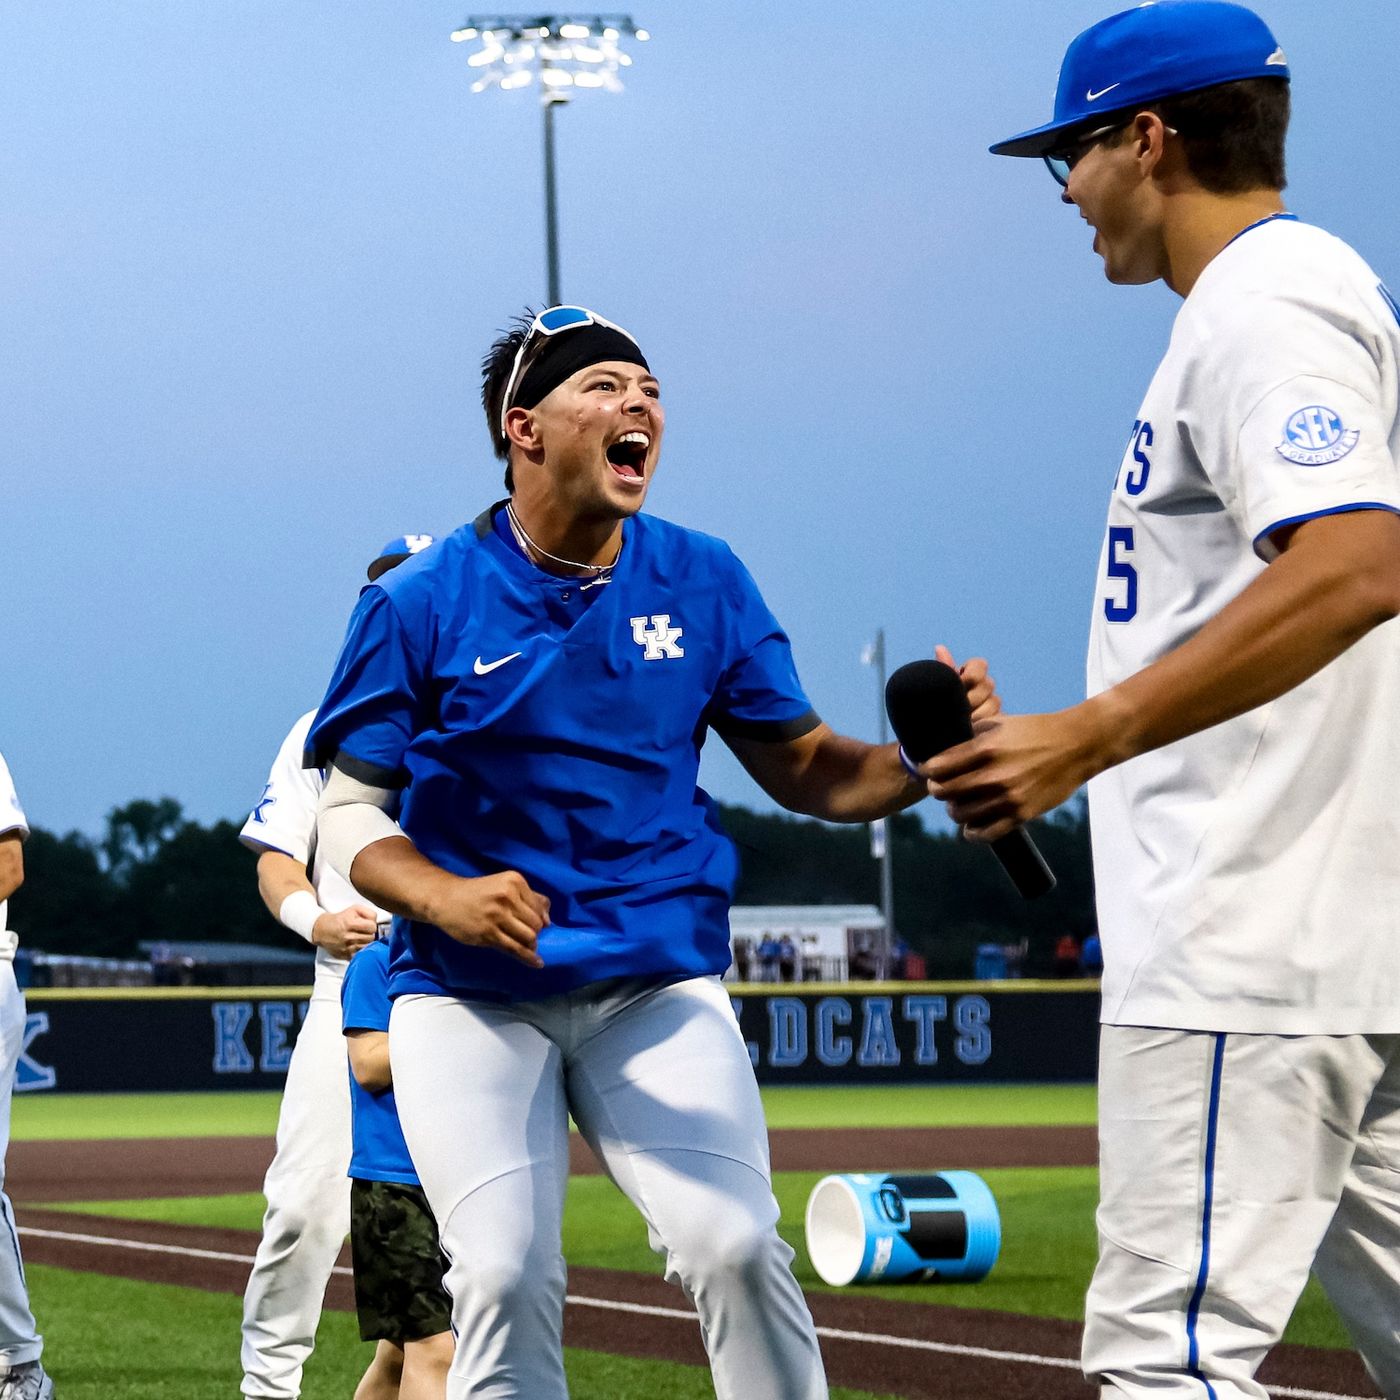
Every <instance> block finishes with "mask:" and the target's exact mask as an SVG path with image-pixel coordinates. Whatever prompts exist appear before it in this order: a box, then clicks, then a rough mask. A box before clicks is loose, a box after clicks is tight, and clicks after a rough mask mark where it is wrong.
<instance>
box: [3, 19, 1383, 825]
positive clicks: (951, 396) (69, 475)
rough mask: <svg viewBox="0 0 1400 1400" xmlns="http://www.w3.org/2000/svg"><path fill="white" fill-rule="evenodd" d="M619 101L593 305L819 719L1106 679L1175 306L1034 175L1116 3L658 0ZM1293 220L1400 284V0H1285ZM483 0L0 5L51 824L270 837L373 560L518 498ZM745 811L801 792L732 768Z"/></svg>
mask: <svg viewBox="0 0 1400 1400" xmlns="http://www.w3.org/2000/svg"><path fill="white" fill-rule="evenodd" d="M638 4H639V8H637V9H636V10H634V11H633V13H634V14H635V16H636V18H637V19H638V21H639V22H640V23H643V24H645V25H647V27H648V28H650V29H651V31H652V33H653V34H654V36H655V37H654V39H653V40H652V42H651V43H650V44H649V45H646V46H645V47H643V48H641V49H639V50H637V61H636V64H635V66H634V67H633V68H632V69H631V70H630V72H629V74H628V75H627V89H626V91H625V92H624V93H622V94H620V95H616V96H614V95H610V94H606V93H599V92H591V93H583V94H581V95H580V97H579V99H578V100H577V101H576V102H575V103H573V104H572V105H571V106H570V107H568V108H567V109H565V110H563V111H562V112H561V113H560V115H559V122H558V131H559V155H560V161H561V173H560V197H561V211H562V223H561V242H562V249H563V290H564V294H565V296H566V297H567V298H568V299H570V300H576V301H582V302H584V303H586V304H591V305H594V306H596V307H597V308H598V309H599V310H601V311H603V312H604V314H606V315H608V316H610V317H612V318H613V319H616V320H618V321H619V322H621V323H622V324H623V325H625V326H627V327H628V328H629V329H631V330H633V331H634V332H636V334H637V335H638V337H639V339H641V340H642V342H643V344H644V346H645V349H646V352H647V355H648V357H649V359H650V360H651V363H652V365H653V367H655V368H656V369H657V370H658V372H659V374H660V376H661V379H662V382H663V389H664V396H665V399H666V402H667V407H668V412H669V422H668V432H667V442H666V450H665V453H664V457H663V461H662V466H661V473H660V476H659V478H658V480H657V484H656V486H655V488H654V489H653V492H652V494H651V497H650V499H649V502H648V508H649V509H651V510H653V511H655V512H656V513H658V514H660V515H664V516H667V517H669V518H671V519H674V520H678V521H680V522H682V523H684V524H688V525H692V526H695V527H697V528H700V529H703V530H706V531H709V532H711V533H714V534H718V535H722V536H724V537H725V538H726V539H728V540H729V541H730V542H731V543H732V544H733V545H734V547H735V548H736V549H737V551H738V552H739V554H740V555H741V556H742V557H743V558H744V559H745V560H746V562H747V563H748V564H749V566H750V568H751V569H752V571H753V573H754V574H755V576H756V577H757V579H758V580H759V582H760V584H761V586H762V587H763V589H764V591H765V593H766V595H767V597H768V599H769V601H770V603H771V605H772V606H773V608H774V610H775V612H776V613H777V614H778V616H779V617H780V618H781V619H782V620H783V622H784V624H785V626H786V627H787V628H788V630H789V632H790V634H791V636H792V639H793V644H794V647H795V650H796V654H797V659H798V664H799V667H800V669H801V672H802V674H803V678H804V680H805V682H806V684H807V687H808V690H809V691H810V693H811V695H812V697H813V700H814V702H815V703H816V706H817V708H818V709H819V710H820V712H821V713H822V714H823V716H824V717H825V718H827V719H828V720H829V721H830V722H831V723H832V724H833V725H835V726H836V727H837V728H839V729H842V730H845V731H847V732H850V733H855V734H859V735H862V736H864V737H869V738H873V737H874V735H875V725H876V705H875V690H874V682H873V679H872V675H871V672H870V671H869V670H868V669H866V668H863V667H862V666H861V665H860V664H859V658H860V652H861V648H862V646H863V645H864V644H865V643H866V642H867V641H868V640H870V638H871V636H872V635H873V633H874V631H875V629H876V628H877V627H878V626H881V625H883V626H884V627H885V628H886V630H887V633H888V637H889V651H890V657H891V662H892V664H897V663H898V662H900V661H904V660H909V659H912V658H914V657H916V656H921V655H927V654H928V653H929V652H930V651H931V649H932V646H933V644H934V643H935V642H937V641H945V642H947V643H948V644H949V645H950V646H951V647H953V649H954V650H955V652H957V653H958V654H959V655H960V656H961V655H966V654H968V653H969V652H973V651H977V652H981V653H983V654H985V655H987V656H989V657H990V658H991V660H992V663H993V669H994V671H995V673H996V675H997V676H998V678H999V680H1000V683H1001V687H1002V690H1003V692H1004V694H1005V696H1006V698H1007V700H1008V702H1009V704H1010V705H1012V706H1013V707H1015V708H1019V709H1039V708H1047V707H1058V706H1062V705H1066V704H1069V703H1071V702H1073V701H1074V700H1075V699H1076V698H1077V697H1078V695H1079V693H1080V689H1081V685H1082V669H1083V651H1084V636H1085V632H1086V627H1087V618H1088V609H1089V605H1090V601H1091V599H1092V597H1093V591H1094V572H1095V567H1096V563H1097V554H1098V544H1099V537H1100V533H1101V530H1102V521H1103V515H1104V511H1105V508H1106V505H1107V493H1108V488H1109V486H1110V484H1111V481H1112V475H1113V472H1114V470H1115V468H1116V465H1117V459H1118V455H1119V451H1120V448H1121V444H1122V442H1123V441H1124V439H1125V437H1126V434H1127V430H1128V428H1129V426H1130V425H1131V423H1132V421H1133V417H1134V410H1135V408H1136V406H1137V402H1138V399H1139V397H1140V395H1141V393H1142V391H1143V389H1144V388H1145V386H1146V383H1147V379H1148V377H1149V375H1150V373H1151V370H1152V368H1153V366H1154V365H1155V363H1156V360H1157V358H1158V356H1159V355H1160V353H1161V351H1162V349H1163V347H1164V345H1165V341H1166V337H1167V334H1168V332H1169V329H1170V324H1171V318H1172V315H1173V314H1174V311H1175V306H1176V302H1175V299H1174V298H1173V297H1172V296H1171V294H1170V293H1168V292H1167V291H1165V289H1163V288H1161V287H1152V288H1142V289H1122V288H1113V287H1110V286H1108V285H1107V284H1106V283H1105V282H1104V280H1103V277H1102V274H1101V271H1100V266H1099V261H1098V259H1097V258H1096V257H1095V256H1094V255H1093V254H1092V253H1091V251H1090V248H1089V242H1090V238H1089V235H1088V232H1087V230H1086V229H1085V227H1084V225H1083V224H1081V223H1080V222H1079V221H1078V219H1077V218H1076V217H1075V215H1074V213H1073V211H1071V210H1067V209H1063V208H1061V207H1060V206H1059V205H1058V204H1057V202H1056V199H1055V195H1056V189H1055V187H1054V186H1053V185H1052V183H1051V182H1050V179H1049V177H1048V175H1046V174H1045V173H1044V171H1043V169H1042V168H1041V167H1039V166H1038V165H1037V164H1034V163H1032V162H1027V161H1011V160H998V159H994V158H993V157H991V156H989V155H987V154H986V146H987V144H988V143H989V142H990V141H992V140H995V139H997V138H999V137H1002V136H1006V135H1009V134H1011V133H1012V132H1014V131H1017V130H1020V129H1022V128H1023V127H1025V126H1029V125H1031V124H1034V123H1036V122H1038V121H1040V120H1043V119H1044V118H1045V117H1046V116H1048V115H1049V111H1050V104H1051V97H1052V93H1053V88H1054V80H1055V74H1056V71H1057V69H1058V66H1059V60H1060V56H1061V54H1062V52H1063V50H1064V46H1065V44H1066V43H1067V42H1068V40H1069V39H1070V38H1071V37H1072V36H1073V35H1074V34H1075V33H1076V32H1077V31H1078V30H1079V29H1081V28H1083V27H1084V26H1085V25H1087V24H1089V23H1092V22H1093V21H1094V20H1095V19H1098V18H1100V17H1102V15H1104V14H1105V13H1107V12H1108V10H1109V9H1110V8H1111V7H1109V6H1104V5H1102V4H1099V3H1085V2H1084V0H1063V2H1062V3H1058V4H1055V5H1048V4H1034V5H1032V4H1024V3H1023V4H1020V5H1000V6H992V5H979V6H969V5H965V4H951V3H944V0H931V3H904V2H901V3H888V4H878V5H874V6H868V7H851V6H845V5H841V6H838V5H835V4H830V3H825V0H816V2H815V3H808V4H804V5H802V6H800V7H798V6H787V5H774V6H770V7H767V8H766V9H763V10H759V11H756V10H755V8H754V7H753V6H751V5H744V4H739V3H737V2H736V3H730V0H723V3H717V2H716V0H691V3H685V4H682V3H679V0H638ZM1260 8H1261V12H1262V13H1263V14H1264V15H1265V17H1266V18H1267V19H1268V20H1269V21H1270V22H1271V23H1272V25H1273V26H1274V29H1275V31H1276V32H1277V33H1278V35H1279V37H1280V39H1281V40H1282V42H1283V44H1284V46H1285V48H1286V49H1287V50H1288V52H1289V56H1290V59H1291V60H1292V63H1293V67H1294V75H1295V78H1294V92H1295V127H1294V130H1295V135H1294V139H1293V141H1292V143H1291V147H1290V155H1291V160H1290V173H1291V181H1292V182H1291V188H1290V193H1289V199H1290V204H1291V206H1292V207H1293V208H1294V209H1295V210H1297V211H1298V212H1299V213H1300V214H1301V215H1302V216H1303V217H1304V218H1306V219H1309V220H1312V221H1314V222H1318V223H1322V224H1325V225H1326V226H1328V227H1330V228H1331V229H1332V230H1333V231H1334V232H1336V233H1338V234H1340V235H1342V236H1343V237H1345V238H1347V239H1349V240H1351V241H1352V242H1354V243H1355V244H1356V246H1357V247H1358V248H1359V249H1360V250H1361V251H1362V252H1363V254H1365V255H1366V256H1367V257H1368V258H1369V259H1370V260H1371V262H1372V263H1373V265H1374V266H1375V267H1376V268H1377V270H1378V271H1379V272H1380V273H1381V274H1382V275H1383V276H1384V277H1386V278H1387V279H1388V280H1389V281H1390V282H1391V283H1392V284H1394V283H1397V282H1400V246H1397V239H1396V234H1395V230H1396V228H1397V227H1400V177H1397V175H1396V171H1397V169H1400V129H1397V127H1396V124H1395V123H1394V122H1393V121H1392V120H1391V118H1392V116H1393V112H1394V104H1395V77H1394V56H1395V54H1396V53H1397V52H1400V14H1398V12H1397V10H1396V9H1395V8H1394V7H1392V6H1388V5H1382V4H1373V3H1348V4H1345V5H1326V6H1320V5H1317V4H1312V3H1304V2H1303V0H1271V3H1269V4H1267V5H1262V6H1261V7H1260ZM465 13H466V10H465V8H459V7H458V6H456V5H453V4H448V3H437V2H436V0H434V3H428V0H394V3H379V2H376V3H369V2H368V0H358V3H345V0H341V3H338V4H335V5H331V4H327V3H323V0H296V2H295V3H292V4H288V3H286V0H241V2H240V4H238V5H236V6H230V5H214V4H212V3H210V0H128V3H124V4H122V5H119V6H108V7H105V8H97V9H94V8H93V7H92V6H91V5H87V4H84V5H78V4H75V3H70V0H17V3H14V4H11V5H7V6H5V7H4V8H3V10H0V63H3V74H0V78H2V79H3V80H2V81H0V129H3V131H4V133H5V153H4V157H3V160H0V189H2V190H3V198H0V318H3V325H4V333H3V338H0V353H3V357H4V358H3V372H2V373H0V421H2V422H3V433H2V434H0V453H3V458H0V460H3V464H4V465H3V473H0V555H2V556H3V561H4V575H3V576H4V580H5V600H6V607H5V621H4V625H3V628H0V751H3V752H4V753H5V755H6V757H7V759H8V760H9V762H10V766H11V768H12V769H13V771H14V774H15V778H16V781H17V783H18V784H19V787H20V792H21V797H22V799H23V801H24V803H25V805H26V807H27V809H28V811H29V814H30V817H31V820H33V821H34V822H36V823H38V824H40V825H44V826H48V827H51V828H56V829H67V828H69V827H78V828H80V829H83V830H87V831H95V830H96V829H98V828H99V826H100V824H101V820H102V817H103V814H104V813H105V812H106V811H107V810H108V809H109V808H110V807H112V806H113V805H115V804H117V803H119V802H123V801H126V800H127V799H129V798H132V797H137V796H159V795H162V794H167V793H168V794H170V795H172V796H174V797H177V798H178V799H180V800H181V801H182V802H183V803H184V804H185V806H186V809H187V810H188V811H189V812H190V813H191V814H193V815H195V816H197V817H199V818H201V819H204V820H209V819H212V818H215V817H219V816H228V817H236V818H240V819H241V817H242V815H243V813H244V812H245V811H246V809H247V807H248V805H249V804H250V803H251V802H252V801H253V800H254V799H255V797H256V796H257V794H258V792H259V791H260V789H261V786H262V783H263V779H264V774H265V772H266V769H267V766H268V764H269V763H270V761H271V759H272V756H273V754H274V752H275V750H276V747H277V744H278V742H279V741H280V739H281V738H282V736H283V734H284V733H285V731H286V729H287V728H288V727H289V726H290V724H291V722H292V720H293V719H294V718H295V717H296V716H297V715H298V714H299V713H300V712H301V711H302V710H304V709H307V708H309V707H311V706H312V705H314V704H315V703H316V701H317V700H318V699H319V697H320V693H321V689H322V687H323V684H324V681H325V678H326V675H327V673H328V670H329V667H330V665H331V662H332V660H333V657H334V654H335V650H336V646H337V644H338V642H339V638H340V635H341V632H342V630H343V627H344V623H345V619H346V617H347V616H348V613H349V610H350V607H351V606H352V604H353V601H354V597H355V593H356V590H357V588H358V586H359V583H360V580H361V579H362V576H363V574H362V571H363V568H364V565H365V562H366V560H367V558H368V557H369V556H370V555H371V554H372V553H373V552H374V551H375V550H376V549H377V547H378V546H379V545H380V544H381V543H382V542H383V541H384V540H385V539H387V538H388V537H389V536H391V535H393V534H395V533H398V532H401V531H405V530H408V531H430V532H445V531H447V530H449V529H451V528H453V527H454V526H456V525H458V524H460V523H461V522H463V521H464V520H467V519H470V518H471V517H472V516H474V515H475V514H476V513H477V511H478V510H479V509H480V508H481V507H482V506H483V505H485V504H486V503H488V502H489V501H491V500H492V499H494V498H495V496H496V494H498V493H497V487H498V484H499V473H498V469H497V465H496V463H495V462H494V460H493V459H492V458H491V457H490V454H489V450H488V445H487V439H486V434H485V429H484V426H483V423H482V420H481V415H480V412H479V409H478V408H477V405H476V366H477V362H478V360H479V358H480V355H481V352H482V350H483V349H484V347H485V346H486V344H487V343H488V342H489V340H490V339H491V337H492V335H493V333H494V331H495V328H496V327H497V326H499V325H500V324H501V323H502V322H503V321H504V320H505V319H506V318H507V317H508V316H509V315H510V314H511V313H512V312H514V311H516V310H517V309H519V308H520V307H521V306H522V305H523V304H525V303H526V302H529V301H534V302H539V301H540V300H541V299H542V295H543V250H542V243H543V239H542V222H543V216H542V196H541V188H540V186H541V163H540V149H539V147H540V116H539V110H538V105H537V98H536V96H535V94H534V91H533V90H530V89H527V90H525V91H521V92H513V93H501V92H491V93H486V94H483V95H479V96H474V95H472V94H471V93H470V92H469V90H468V89H469V85H470V80H469V77H468V70H467V69H466V67H465V57H466V55H465V52H464V49H463V47H461V46H457V45H454V44H452V43H450V42H449V41H448V37H447V36H448V34H449V33H450V31H451V30H452V29H453V28H455V27H456V25H457V24H458V23H460V21H461V20H462V18H463V16H464V14H465ZM705 780H706V782H707V783H708V785H709V786H710V787H711V789H712V790H713V791H714V792H715V793H716V794H717V795H719V796H720V797H722V798H724V799H726V800H730V801H746V802H750V803H753V804H754V805H763V804H762V802H761V800H760V798H759V795H758V794H757V793H756V790H755V789H754V788H753V787H752V785H751V784H750V783H749V782H748V780H747V778H745V777H744V775H743V774H742V772H741V771H740V770H739V769H738V768H737V766H736V765H735V764H734V763H733V762H732V760H729V759H728V758H727V757H726V756H724V755H723V752H722V746H721V745H719V744H711V745H709V746H707V750H706V767H705Z"/></svg>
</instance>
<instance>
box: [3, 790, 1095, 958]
mask: <svg viewBox="0 0 1400 1400" xmlns="http://www.w3.org/2000/svg"><path fill="white" fill-rule="evenodd" d="M720 814H721V818H722V820H723V823H724V826H725V829H726V830H727V831H728V833H729V835H730V836H731V837H732V838H733V840H734V842H735V844H736V845H737V846H738V848H739V855H740V862H741V870H742V873H741V876H740V880H739V886H738V889H737V891H736V895H735V902H736V903H738V904H878V903H879V900H880V876H879V867H878V865H877V863H876V862H875V860H874V859H872V857H871V849H870V834H869V831H868V829H867V828H866V827H864V826H832V825H828V824H826V823H823V822H817V821H811V820H806V819H802V818H797V817H790V816H785V815H780V814H774V813H766V812H752V811H749V810H748V809H747V808H744V807H731V806H721V808H720ZM1032 830H1033V832H1034V835H1035V839H1036V842H1037V844H1038V845H1039V846H1040V848H1041V850H1042V851H1043V852H1044V854H1045V856H1046V859H1047V860H1048V861H1049V862H1050V865H1051V867H1052V868H1053V869H1054V871H1055V873H1056V875H1057V876H1058V879H1059V884H1058V887H1057V888H1056V889H1055V890H1054V892H1053V893H1051V894H1050V895H1048V896H1046V897H1045V898H1044V899H1041V900H1037V901H1034V902H1033V903H1027V902H1026V901H1024V900H1022V899H1021V898H1020V897H1019V896H1018V895H1017V894H1016V893H1015V891H1014V890H1013V889H1012V888H1011V885H1010V883H1009V881H1008V880H1007V878H1006V876H1005V875H1004V874H1003V873H1002V872H1001V870H1000V869H999V868H998V867H997V864H996V862H995V860H994V859H993V858H992V857H991V855H990V854H989V853H988V852H987V851H985V850H983V849H981V848H979V847H977V846H974V845H972V844H970V843H969V842H966V841H964V840H962V839H961V838H960V837H959V836H957V835H956V834H954V833H940V832H930V831H928V830H927V829H926V828H925V827H924V825H923V824H922V822H920V820H919V819H918V817H916V816H914V815H912V814H910V813H903V814H901V815H899V816H896V817H894V818H893V819H892V820H891V821H890V822H889V824H888V835H889V839H890V840H891V842H892V848H893V859H894V877H895V878H894V900H895V924H896V927H897V928H898V930H899V932H900V934H901V936H902V937H903V938H904V939H905V940H906V941H907V942H908V943H909V944H910V945H911V946H912V947H914V948H915V949H916V950H917V951H920V952H923V953H924V954H925V955H926V957H927V960H928V966H929V972H930V974H931V975H934V976H948V977H955V976H956V977H961V976H968V975H969V974H970V970H971V967H972V955H973V950H974V948H975V947H976V945H977V944H978V943H984V942H996V943H1019V942H1020V941H1021V940H1022V939H1026V940H1028V941H1029V949H1030V951H1029V956H1028V959H1027V970H1028V971H1029V972H1031V973H1035V972H1039V971H1044V970H1046V969H1048V967H1049V965H1050V962H1051V959H1052V954H1053V945H1054V943H1055V941H1056V940H1057V939H1058V938H1059V937H1060V936H1061V935H1062V934H1063V933H1066V932H1069V933H1072V934H1073V935H1075V937H1077V938H1081V939H1082V938H1083V936H1084V935H1085V934H1086V933H1087V932H1089V930H1090V929H1092V927H1093V924H1094V914H1093V894H1092V884H1091V878H1090V871H1089V841H1088V820H1087V816H1086V814H1085V811H1084V808H1083V804H1082V802H1081V803H1076V804H1072V805H1070V806H1069V807H1066V808H1063V809H1061V810H1060V811H1059V812H1057V813H1055V814H1053V815H1052V816H1050V817H1049V818H1047V819H1045V820H1042V821H1038V822H1036V823H1034V824H1033V827H1032ZM24 859H25V882H24V885H23V886H22V887H21V888H20V889H19V890H18V891H17V892H16V893H15V895H14V897H13V898H12V900H11V905H10V923H11V925H12V927H14V928H15V929H16V930H18V932H19V934H20V936H21V938H22V939H23V940H24V941H25V943H26V945H27V946H28V947H29V948H31V949H35V950H43V951H45V952H50V953H71V954H83V955H88V956H100V957H130V956H135V955H136V954H137V945H138V944H139V943H142V942H151V941H180V940H207V941H211V942H220V941H223V942H230V943H264V944H279V945H282V946H285V947H294V946H296V945H297V944H298V943H299V942H300V940H299V939H298V938H297V937H296V935H295V934H292V933H289V932H288V931H287V930H286V929H284V928H283V927H282V926H281V925H280V924H278V923H277V921H276V920H275V919H273V918H272V917H271V915H269V914H268V912H267V910H266V909H265V908H264V907H263V904H262V901H261V899H259V897H258V892H257V882H256V875H255V872H254V865H255V859H256V858H255V857H254V855H253V854H252V852H250V851H248V850H246V849H245V848H244V847H243V846H242V845H240V843H239V841H238V826H237V825H235V824H234V823H233V822H230V821H217V822H214V823H212V824H211V825H207V826H206V825H202V824H201V823H199V822H196V821H193V820H191V819H190V818H188V817H187V816H186V815H185V813H184V811H183V809H182V808H181V806H180V804H179V803H178V802H177V801H175V800H174V799H173V798H170V797H163V798H158V799H155V800H150V799H145V798H142V799H138V800H136V801H133V802H128V803H127V804H125V805H124V806H121V807H117V808H114V809H113V810H112V811H111V812H110V813H109V814H108V816H107V819H106V822H105V825H104V829H103V832H102V834H101V835H100V836H99V837H96V838H93V837H89V836H86V835H84V834H82V833H81V832H77V831H70V832H68V833H67V834H65V835H62V836H60V835H57V834H55V833H53V832H49V831H45V830H43V829H42V828H35V829H34V831H33V833H32V834H31V836H30V838H29V840H28V841H27V842H26V844H25V851H24Z"/></svg>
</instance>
